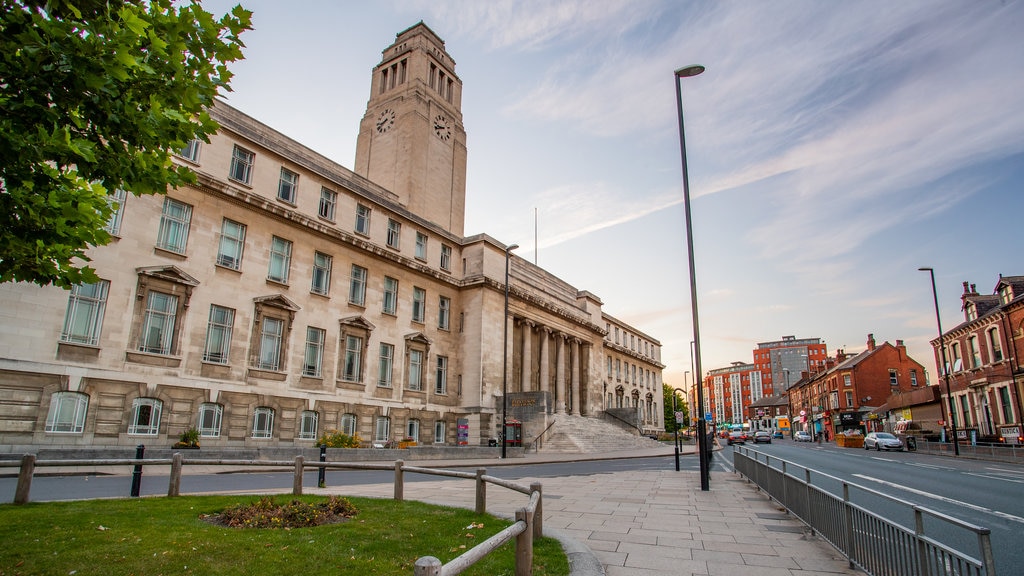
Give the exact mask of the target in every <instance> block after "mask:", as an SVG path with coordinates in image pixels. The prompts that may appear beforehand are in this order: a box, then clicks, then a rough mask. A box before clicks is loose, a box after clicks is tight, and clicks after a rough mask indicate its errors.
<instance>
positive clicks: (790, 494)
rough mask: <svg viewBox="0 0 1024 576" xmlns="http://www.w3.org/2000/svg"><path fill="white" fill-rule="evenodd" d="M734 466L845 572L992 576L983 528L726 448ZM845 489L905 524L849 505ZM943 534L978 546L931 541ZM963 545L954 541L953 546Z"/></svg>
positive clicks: (750, 452) (784, 462)
mask: <svg viewBox="0 0 1024 576" xmlns="http://www.w3.org/2000/svg"><path fill="white" fill-rule="evenodd" d="M733 466H734V468H735V469H736V472H738V473H739V474H740V475H741V476H743V477H745V478H746V479H747V480H749V481H751V482H753V483H754V484H756V485H757V486H758V487H759V488H760V489H761V490H763V491H764V492H765V493H766V494H767V495H768V496H769V497H770V498H771V499H772V500H775V501H776V502H778V503H779V504H781V505H782V506H784V507H785V508H786V510H788V511H789V512H790V513H791V514H793V515H794V516H796V517H797V518H799V519H800V520H801V521H803V523H804V524H806V525H807V526H808V527H810V528H811V529H812V530H814V531H815V532H816V533H818V535H819V536H821V537H822V538H824V539H825V540H826V541H827V542H828V543H829V544H831V545H832V546H834V547H835V548H836V549H837V550H838V551H839V552H841V553H842V554H843V555H844V556H846V558H847V559H848V560H849V562H850V566H851V567H856V568H860V569H861V570H863V571H865V572H867V573H868V574H870V575H872V576H995V575H996V570H995V561H994V559H993V556H992V543H991V540H990V530H989V529H988V528H983V527H981V526H975V525H974V524H971V523H969V522H964V521H962V520H959V519H957V518H953V517H952V516H948V515H946V514H943V513H941V512H937V511H935V510H931V509H928V508H925V507H922V506H918V505H916V504H914V503H912V502H907V501H906V500H901V499H899V498H895V497H893V496H889V495H888V494H884V493H882V492H878V491H877V490H872V489H871V488H867V487H864V486H860V485H858V484H853V483H850V482H847V481H845V480H842V479H840V478H837V477H835V476H831V475H828V474H824V473H821V472H817V471H815V470H811V469H809V468H805V467H803V466H800V465H799V464H795V463H793V462H789V461H787V460H783V459H781V458H776V457H773V456H769V455H767V454H764V453H762V452H758V451H756V450H752V449H750V448H747V447H740V446H737V447H736V449H735V450H734V451H733ZM816 479H817V480H818V484H817V485H816V484H814V481H815V480H816ZM823 482H832V483H837V484H838V485H839V486H841V487H842V494H841V495H840V494H833V493H831V492H829V491H827V490H825V489H824V488H823V487H822V486H821V485H820V484H822V483H823ZM851 491H857V492H858V493H859V495H860V496H862V497H865V498H868V499H875V498H877V499H881V500H882V501H883V502H884V503H885V505H886V509H887V510H888V511H889V512H890V514H889V516H890V517H898V516H899V515H900V514H901V513H902V512H907V513H908V515H909V517H910V518H912V526H904V525H901V524H899V523H897V522H894V521H892V520H890V519H888V518H884V517H882V516H880V515H879V514H876V513H874V512H872V511H870V510H868V509H867V508H865V507H864V506H861V505H858V504H856V503H854V502H852V501H851V498H850V494H851ZM929 528H930V530H929ZM949 532H953V533H956V534H964V533H966V534H970V535H973V541H974V542H975V543H976V545H977V549H976V550H975V551H973V552H971V553H968V552H965V551H962V550H957V549H955V548H953V547H952V546H950V545H948V544H944V543H942V542H939V541H938V540H937V539H936V538H935V534H936V533H949ZM969 540H970V538H957V541H958V542H968V541H969Z"/></svg>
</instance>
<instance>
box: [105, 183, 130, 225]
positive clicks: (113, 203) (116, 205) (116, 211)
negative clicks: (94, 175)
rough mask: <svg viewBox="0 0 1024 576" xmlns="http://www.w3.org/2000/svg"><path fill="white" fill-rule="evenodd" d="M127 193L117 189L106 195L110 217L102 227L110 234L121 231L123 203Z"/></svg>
mask: <svg viewBox="0 0 1024 576" xmlns="http://www.w3.org/2000/svg"><path fill="white" fill-rule="evenodd" d="M127 199H128V194H127V193H125V191H124V190H121V189H117V190H114V191H113V192H111V193H110V194H108V195H107V203H108V204H110V209H111V212H110V219H109V220H107V225H106V227H105V228H104V230H106V231H107V232H108V233H109V234H110V235H111V236H117V235H118V234H120V233H121V220H122V219H123V218H124V203H125V200H127Z"/></svg>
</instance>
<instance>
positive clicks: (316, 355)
mask: <svg viewBox="0 0 1024 576" xmlns="http://www.w3.org/2000/svg"><path fill="white" fill-rule="evenodd" d="M326 338H327V331H326V330H323V329H321V328H314V327H312V326H308V327H307V328H306V358H305V360H304V361H303V363H302V375H303V376H312V377H313V378H319V377H320V375H321V373H322V365H323V358H324V342H325V341H326Z"/></svg>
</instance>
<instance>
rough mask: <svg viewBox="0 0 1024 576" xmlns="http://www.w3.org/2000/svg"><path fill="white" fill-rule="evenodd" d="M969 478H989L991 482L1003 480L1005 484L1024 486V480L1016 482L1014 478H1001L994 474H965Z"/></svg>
mask: <svg viewBox="0 0 1024 576" xmlns="http://www.w3.org/2000/svg"><path fill="white" fill-rule="evenodd" d="M964 474H965V475H967V476H977V477H978V478H989V479H991V480H1002V481H1003V482H1014V483H1017V484H1024V480H1016V479H1014V478H1007V477H1006V476H999V475H994V474H977V473H975V472H964Z"/></svg>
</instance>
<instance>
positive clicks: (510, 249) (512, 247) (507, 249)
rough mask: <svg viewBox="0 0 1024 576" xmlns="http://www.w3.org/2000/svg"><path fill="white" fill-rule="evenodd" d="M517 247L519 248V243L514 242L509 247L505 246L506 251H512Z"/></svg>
mask: <svg viewBox="0 0 1024 576" xmlns="http://www.w3.org/2000/svg"><path fill="white" fill-rule="evenodd" d="M516 248H519V244H512V245H511V246H509V247H508V248H505V252H511V251H513V250H515V249H516Z"/></svg>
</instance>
